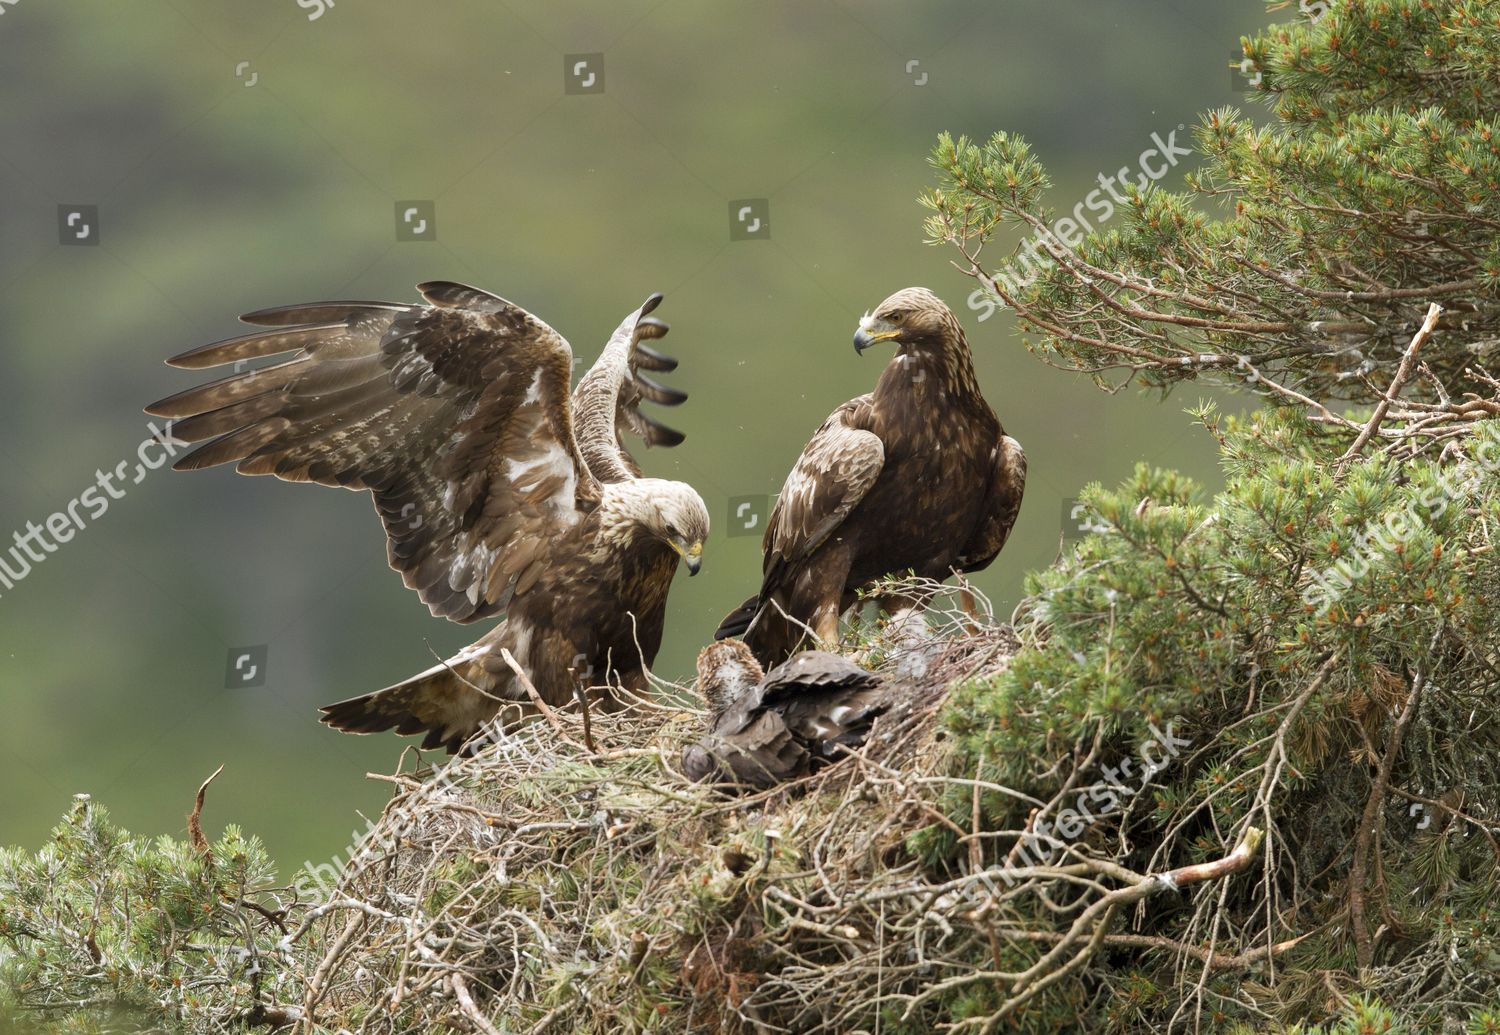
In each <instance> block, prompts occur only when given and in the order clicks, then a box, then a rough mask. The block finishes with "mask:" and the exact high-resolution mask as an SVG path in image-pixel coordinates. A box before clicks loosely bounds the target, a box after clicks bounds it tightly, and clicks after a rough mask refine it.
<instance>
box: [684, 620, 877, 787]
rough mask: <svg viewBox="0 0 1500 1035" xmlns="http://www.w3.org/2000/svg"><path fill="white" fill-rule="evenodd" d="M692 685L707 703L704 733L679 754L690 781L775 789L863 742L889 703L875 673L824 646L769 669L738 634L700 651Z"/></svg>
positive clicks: (813, 770) (814, 769)
mask: <svg viewBox="0 0 1500 1035" xmlns="http://www.w3.org/2000/svg"><path fill="white" fill-rule="evenodd" d="M698 688H699V690H701V691H702V692H703V695H704V696H705V697H706V698H707V699H708V702H709V705H710V707H711V708H712V709H713V713H714V714H713V718H712V719H711V727H710V732H709V734H708V736H706V737H704V738H703V739H702V740H700V741H698V743H696V744H693V745H691V746H690V747H688V748H687V749H686V750H684V751H683V753H682V769H683V772H685V773H686V774H687V775H688V776H689V777H690V778H691V779H694V780H714V781H721V782H725V783H737V784H743V785H746V786H750V787H760V788H765V787H774V786H776V785H777V784H779V783H785V782H786V781H788V780H794V779H796V778H797V777H799V776H806V775H807V774H809V773H811V772H815V771H816V770H818V769H819V768H821V767H822V766H824V765H827V764H828V763H829V762H833V761H836V760H837V759H838V757H839V755H840V754H842V753H843V751H844V750H852V749H854V748H857V747H859V745H861V744H863V743H864V741H865V738H866V737H867V736H869V733H870V725H871V723H873V722H874V721H875V718H876V716H878V715H880V714H882V713H883V712H884V711H885V710H886V709H887V707H889V705H890V699H889V697H888V695H887V694H886V693H885V692H884V690H883V689H882V688H881V685H880V679H879V677H877V676H876V675H874V674H873V673H870V672H866V671H865V670H864V669H862V668H860V667H859V666H858V665H856V664H854V663H853V662H850V661H846V660H844V659H843V658H841V657H838V656H837V655H835V654H827V653H824V652H823V651H816V650H809V651H803V652H802V653H800V654H798V655H797V656H796V657H794V658H792V659H791V660H790V661H787V662H785V663H783V664H781V665H778V666H777V667H776V668H774V669H772V670H771V672H770V673H769V674H765V673H763V672H762V670H761V667H760V663H759V662H757V661H756V660H755V656H754V655H753V654H751V653H750V650H749V648H748V647H746V646H745V645H744V644H743V643H742V642H740V641H739V640H725V641H722V642H720V643H714V644H711V645H709V646H708V647H705V648H704V649H703V652H702V653H701V654H699V655H698Z"/></svg>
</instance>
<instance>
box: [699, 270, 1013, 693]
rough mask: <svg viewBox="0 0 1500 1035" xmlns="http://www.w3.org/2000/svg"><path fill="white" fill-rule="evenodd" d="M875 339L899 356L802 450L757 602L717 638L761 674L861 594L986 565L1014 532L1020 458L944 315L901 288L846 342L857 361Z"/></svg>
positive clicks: (825, 636) (941, 307)
mask: <svg viewBox="0 0 1500 1035" xmlns="http://www.w3.org/2000/svg"><path fill="white" fill-rule="evenodd" d="M882 342H894V343H895V344H896V346H897V348H896V355H895V357H894V358H893V359H892V360H891V361H890V363H889V364H887V365H886V368H885V371H884V372H883V373H882V374H881V375H880V380H879V382H878V383H877V384H876V386H875V391H873V392H871V393H870V394H868V395H862V396H860V397H859V398H857V399H851V400H849V401H848V402H846V403H844V405H842V406H840V407H839V408H838V409H836V410H834V411H833V413H832V415H830V416H829V418H828V419H827V420H826V421H824V422H823V426H822V427H821V428H819V429H818V431H817V434H815V435H814V436H813V438H812V441H811V442H809V443H808V444H807V446H806V448H804V449H803V450H802V455H801V456H800V457H799V458H798V459H797V463H796V465H795V466H794V467H793V468H792V472H791V474H790V475H788V476H787V480H786V484H785V485H784V486H783V487H782V490H781V495H780V497H779V498H778V500H777V502H776V506H775V508H774V510H773V511H772V512H771V518H770V521H769V523H768V525H767V527H766V535H765V540H764V544H763V551H764V562H763V566H762V579H761V587H760V592H759V593H758V594H756V595H755V596H754V597H751V598H750V599H749V600H747V601H745V603H744V604H742V605H740V607H739V608H737V609H736V610H735V611H733V612H731V613H730V614H729V615H728V617H726V618H725V619H724V621H723V623H721V624H720V626H719V629H718V631H717V632H716V633H715V639H725V638H727V637H730V636H743V637H744V639H745V643H746V644H747V645H748V646H749V647H750V649H751V650H752V651H753V652H754V654H755V656H756V657H757V658H758V659H760V661H761V663H762V664H767V665H769V664H775V663H776V662H778V661H781V660H782V659H784V658H786V657H788V656H790V655H791V654H792V653H793V652H794V651H795V650H797V649H798V647H799V646H801V645H802V643H803V642H804V640H805V639H806V638H807V636H808V634H809V633H811V634H813V635H815V636H816V637H817V638H818V639H819V640H822V641H823V642H826V643H832V642H834V641H836V640H837V639H838V629H839V618H840V616H841V615H842V614H843V613H844V612H845V611H846V610H848V609H849V608H850V607H851V606H852V605H853V604H854V602H855V599H856V595H857V593H858V592H859V591H860V590H861V589H863V588H864V587H866V586H869V585H870V584H871V583H873V582H875V581H876V580H878V579H880V578H882V577H884V576H886V575H890V574H893V573H899V572H905V571H911V572H913V573H914V574H916V575H918V576H920V577H923V578H929V579H944V578H946V577H948V576H949V575H952V574H955V573H960V574H961V573H965V572H974V571H979V570H981V569H983V568H985V567H988V566H989V564H990V562H991V561H993V560H994V559H995V557H996V556H997V555H998V554H999V553H1000V548H1001V547H1003V546H1004V545H1005V540H1006V538H1007V537H1008V536H1009V535H1010V530H1011V526H1012V525H1014V524H1015V521H1016V514H1017V513H1018V512H1019V510H1020V507H1021V496H1022V493H1023V492H1024V490H1025V487H1026V456H1025V454H1024V453H1023V452H1022V451H1021V446H1020V444H1019V443H1018V442H1016V440H1015V439H1013V438H1011V437H1010V436H1009V435H1007V434H1006V433H1005V429H1004V428H1003V427H1001V425H1000V421H999V419H998V418H997V417H996V416H995V411H994V410H992V409H990V406H989V404H988V403H987V402H985V399H984V395H983V394H982V393H981V391H980V389H979V382H978V379H977V378H976V377H975V375H974V361H973V357H972V356H971V355H970V352H969V343H968V339H966V338H965V337H964V332H963V327H962V326H961V325H960V324H959V322H958V318H957V317H956V316H954V315H953V311H952V310H951V309H949V308H948V307H947V306H946V305H945V304H943V301H942V300H941V299H939V298H938V297H937V296H936V295H934V294H933V293H932V292H931V291H928V290H927V289H926V288H920V287H913V288H906V289H905V290H902V291H898V292H896V293H895V294H894V295H891V296H890V297H889V298H887V299H886V300H885V301H884V302H882V303H880V305H879V306H878V307H877V308H876V309H875V311H874V312H873V313H867V314H866V315H865V317H864V319H862V320H861V321H860V324H859V328H858V330H857V331H856V333H855V335H854V348H855V351H856V352H858V353H863V352H864V351H865V350H866V349H869V348H871V347H872V346H874V345H877V344H880V343H882ZM966 599H967V598H966ZM970 606H972V604H971V605H970Z"/></svg>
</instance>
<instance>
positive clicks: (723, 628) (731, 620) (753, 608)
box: [714, 596, 760, 640]
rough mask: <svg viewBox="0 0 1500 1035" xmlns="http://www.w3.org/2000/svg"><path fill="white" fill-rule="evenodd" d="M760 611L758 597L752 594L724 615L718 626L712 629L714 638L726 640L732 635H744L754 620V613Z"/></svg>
mask: <svg viewBox="0 0 1500 1035" xmlns="http://www.w3.org/2000/svg"><path fill="white" fill-rule="evenodd" d="M759 611H760V597H759V596H753V597H751V598H750V599H749V600H746V601H745V602H744V603H743V604H741V605H740V606H739V607H737V608H735V609H734V610H733V611H731V612H729V613H728V614H727V615H725V616H724V620H723V621H722V622H720V623H719V627H718V628H717V629H715V630H714V639H715V640H727V639H729V638H730V637H733V636H744V635H745V633H746V632H747V631H749V629H750V624H751V623H752V622H754V621H755V616H756V614H757V613H758V612H759Z"/></svg>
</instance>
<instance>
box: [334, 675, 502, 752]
mask: <svg viewBox="0 0 1500 1035" xmlns="http://www.w3.org/2000/svg"><path fill="white" fill-rule="evenodd" d="M455 667H457V668H459V672H457V673H455V671H454V670H453V669H452V668H450V667H449V666H448V665H435V666H433V667H432V668H430V669H428V670H427V671H425V672H420V673H418V674H417V675H415V676H412V677H411V678H410V679H407V680H403V681H402V682H400V683H397V684H396V685H395V686H388V687H386V688H385V689H384V690H377V691H375V692H374V693H370V694H363V695H361V696H359V697H351V698H350V699H348V700H347V701H339V702H338V703H337V704H327V705H324V706H323V707H322V709H321V711H322V712H323V715H322V721H323V722H325V723H327V724H328V725H329V726H332V727H333V728H334V729H337V730H344V731H345V732H347V733H381V732H383V731H385V730H395V731H396V732H397V733H401V734H407V735H409V734H413V733H426V734H427V736H426V737H425V738H424V739H423V741H422V747H423V748H424V749H431V748H439V747H440V748H443V749H444V750H446V751H447V752H448V753H449V754H457V753H458V751H459V750H460V749H461V748H462V747H463V745H464V742H465V741H467V740H469V739H470V738H471V737H473V736H474V734H475V733H477V732H479V728H480V727H481V726H483V725H484V724H485V723H486V722H488V721H489V720H490V719H492V718H494V716H495V713H496V712H497V711H498V710H499V706H498V704H497V702H496V701H495V700H494V699H493V698H489V697H486V696H485V695H484V694H481V693H480V692H479V691H477V690H475V689H474V688H473V687H471V686H468V685H466V684H465V682H464V680H463V679H462V678H460V677H461V676H462V675H463V672H462V663H460V664H459V665H458V666H455Z"/></svg>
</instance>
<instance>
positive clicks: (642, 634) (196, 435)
mask: <svg viewBox="0 0 1500 1035" xmlns="http://www.w3.org/2000/svg"><path fill="white" fill-rule="evenodd" d="M418 290H419V291H420V292H421V293H422V295H423V297H424V298H425V299H426V301H427V303H428V304H426V305H421V304H415V305H403V304H399V303H390V302H319V303H314V304H311V305H300V306H287V307H283V308H278V309H267V310H261V311H259V312H255V313H251V314H249V315H247V316H245V317H242V319H243V320H244V321H245V322H246V323H250V324H257V325H260V326H262V327H265V328H270V329H268V330H262V331H260V332H257V333H254V334H249V335H243V336H241V337H237V338H232V339H230V340H228V341H224V342H218V343H216V344H213V345H206V346H203V347H202V348H198V349H194V350H192V351H190V352H185V353H183V354H181V355H179V356H176V357H174V358H173V359H171V360H168V362H169V363H171V364H172V365H174V366H179V367H186V368H189V369H200V368H204V367H213V366H219V365H223V364H227V363H235V364H238V363H240V362H241V361H247V360H256V359H261V358H264V357H271V356H277V355H281V354H284V353H288V352H291V353H293V355H292V356H291V357H290V358H289V359H287V360H286V361H284V362H281V363H277V364H275V365H270V366H264V367H261V368H259V369H256V370H253V371H250V372H247V373H237V374H235V375H232V376H230V377H228V378H225V379H223V380H220V381H216V382H214V383H212V384H209V385H205V386H202V387H199V388H193V389H189V390H188V391H185V392H181V393H178V394H177V395H174V396H171V397H169V398H167V399H163V400H162V401H160V402H158V403H154V404H153V405H151V406H150V407H148V408H147V410H148V412H150V413H153V414H156V415H159V416H163V417H171V418H174V419H175V422H174V424H173V425H172V431H173V434H174V435H176V436H177V437H178V438H179V439H182V440H185V441H188V442H200V441H201V442H204V443H205V444H204V445H202V446H200V447H199V448H198V449H196V450H195V451H194V452H192V453H190V454H188V455H187V456H185V457H183V458H182V459H181V460H179V461H178V462H177V464H176V465H175V466H176V467H177V468H178V469H182V470H194V469H198V468H203V467H212V466H215V465H218V464H224V463H234V464H236V465H237V469H238V470H239V471H240V472H241V473H243V474H272V475H275V476H276V477H278V478H283V479H286V480H288V481H311V482H318V483H320V484H323V485H333V486H342V487H344V488H348V489H356V490H368V491H369V492H370V493H371V495H372V496H373V497H374V501H375V508H376V510H377V512H378V513H379V515H380V518H381V521H382V522H383V523H384V525H385V531H386V537H387V541H388V542H387V553H388V556H389V559H390V564H391V567H393V568H394V569H396V570H397V571H399V572H400V573H401V576H402V578H403V580H404V581H405V583H406V585H407V586H409V587H411V588H412V589H414V590H416V591H417V593H418V594H419V595H420V596H421V598H422V601H423V602H424V603H426V604H427V606H428V607H429V608H430V609H431V611H432V613H433V614H434V615H439V616H442V617H445V618H449V619H452V620H453V621H456V622H473V621H478V620H480V619H484V618H491V617H495V616H499V615H504V616H505V621H503V622H502V623H501V624H499V625H498V626H496V627H495V628H494V629H492V630H491V631H490V632H488V633H487V634H486V635H485V636H483V637H482V638H481V639H480V640H479V641H477V642H476V643H474V644H473V645H471V646H470V647H467V648H465V649H464V650H463V651H461V652H459V654H458V655H456V656H455V657H453V658H451V659H449V660H448V661H446V662H444V663H442V664H440V665H438V666H435V667H433V668H432V669H429V670H428V671H426V672H422V673H420V674H418V675H416V676H413V677H412V678H411V679H408V680H406V681H404V682H402V683H399V684H397V685H395V686H392V687H389V688H387V689H385V690H382V691H378V692H376V693H373V694H367V695H365V696H363V697H357V698H354V699H352V700H349V701H344V702H341V703H339V704H335V705H330V706H328V707H326V708H325V709H324V712H325V715H324V718H323V721H325V722H327V723H329V724H330V725H333V726H336V727H338V728H340V729H346V730H350V731H354V732H361V733H368V732H374V731H377V730H386V729H395V730H397V731H398V732H400V733H420V732H426V734H427V737H426V740H425V741H424V746H425V747H435V746H439V745H441V746H443V747H446V748H447V749H448V750H449V751H456V750H458V748H459V747H460V746H461V745H462V744H463V742H464V741H466V740H467V739H469V738H470V737H471V736H473V734H474V733H475V732H477V731H478V729H479V728H480V727H481V726H482V725H483V724H484V723H485V722H486V721H488V720H489V719H491V718H494V717H495V716H497V715H498V714H500V713H501V712H502V710H508V711H510V712H515V713H517V714H519V713H520V712H522V711H524V710H525V709H526V706H527V702H528V699H529V698H528V694H527V693H526V692H525V689H524V686H522V685H520V683H519V681H518V679H517V677H516V675H515V672H514V671H513V670H512V669H511V667H510V664H509V663H508V662H507V661H506V660H505V657H504V655H503V653H502V648H504V650H507V651H509V653H510V654H511V656H512V657H513V658H514V659H515V661H516V662H517V663H518V665H519V666H520V667H521V669H522V670H523V671H524V672H525V673H526V674H527V675H528V677H529V678H530V680H531V682H532V683H533V684H534V686H535V689H536V690H537V691H538V693H539V695H540V696H541V697H542V698H543V699H544V700H545V701H547V702H549V703H554V704H555V703H560V702H562V701H565V700H569V699H571V698H572V696H573V693H574V690H575V687H576V686H577V685H579V684H582V685H586V686H587V685H602V684H604V683H606V682H609V681H617V682H619V683H620V684H622V685H624V686H626V687H630V688H634V689H640V688H642V687H643V686H644V684H645V678H644V672H645V670H646V669H647V668H648V667H649V666H650V664H651V662H652V661H653V660H654V658H655V655H656V651H657V649H658V647H659V646H660V643H661V634H662V621H663V617H664V614H665V609H666V598H667V589H668V587H669V585H670V583H671V580H672V576H673V574H674V572H675V570H676V566H677V562H678V560H679V559H680V558H685V559H686V560H687V563H688V566H689V568H690V570H693V571H696V570H697V567H698V564H699V562H700V559H701V555H702V546H703V540H704V539H705V538H706V537H707V535H708V511H707V508H706V507H705V506H704V504H703V501H702V499H701V498H700V497H699V496H698V494H697V493H696V492H694V491H693V489H692V488H691V487H690V486H687V485H685V484H682V483H680V482H671V481H663V480H660V479H653V478H645V477H643V476H642V474H641V470H640V467H639V466H638V465H637V464H636V462H635V459H634V458H633V457H632V456H631V455H630V453H629V451H628V450H627V449H626V448H625V446H624V443H623V441H622V438H621V434H622V431H629V432H631V433H633V434H637V435H639V436H640V437H642V438H643V439H645V441H646V442H647V444H648V445H676V444H677V443H678V442H681V441H682V436H681V435H680V434H679V433H677V432H675V431H672V430H671V429H670V428H667V427H665V426H663V425H661V424H659V423H657V422H656V421H655V420H653V419H651V418H650V417H648V416H646V415H645V414H644V413H642V412H641V409H640V403H641V401H642V400H648V401H652V402H657V403H662V404H665V405H675V404H676V403H680V402H681V401H682V400H683V399H685V398H686V396H685V395H683V394H682V393H680V392H677V391H674V390H672V389H669V388H666V387H665V386H662V385H659V384H657V383H655V382H654V381H651V380H650V379H649V378H647V377H646V376H645V375H644V374H642V373H641V370H643V369H645V370H653V371H661V370H670V369H672V368H673V367H674V366H675V365H676V364H675V362H674V361H673V360H671V359H669V358H668V357H666V356H663V355H661V354H660V353H657V352H655V351H653V350H652V349H651V348H650V347H649V346H647V345H644V344H643V341H644V340H648V339H653V338H659V337H661V336H662V335H664V334H665V333H666V330H667V327H666V324H664V323H661V322H660V321H659V320H656V319H655V318H654V317H652V316H650V315H649V314H650V313H651V312H652V310H654V309H655V308H656V306H657V305H658V304H659V303H660V301H661V296H660V295H653V296H651V297H650V298H648V299H647V300H646V302H645V303H644V304H643V305H642V306H641V307H640V308H639V309H637V310H635V311H634V312H632V313H630V314H629V315H628V316H627V317H626V318H625V319H624V321H623V322H621V324H620V325H619V327H618V328H617V329H616V330H615V332H614V334H613V335H612V336H611V337H610V339H609V342H608V344H607V345H606V346H605V348H604V351H603V353H602V354H601V356H600V358H599V360H598V362H596V363H595V364H594V366H593V368H592V369H591V370H590V371H589V372H588V374H587V375H585V377H584V378H583V379H582V380H581V381H580V383H579V385H578V388H577V390H576V391H575V392H573V393H572V394H571V396H570V394H569V383H570V381H571V375H572V367H573V353H572V350H571V348H569V346H568V343H567V342H566V341H565V340H564V339H563V338H562V336H561V335H559V334H558V333H557V332H556V331H554V330H553V329H552V328H551V327H549V326H547V324H545V323H544V322H542V321H541V320H539V319H538V318H536V317H535V316H533V315H531V314H530V313H528V312H526V310H524V309H522V308H521V307H520V306H517V305H515V304H513V303H511V302H508V301H506V300H505V299H503V298H499V297H497V296H495V295H492V294H490V293H488V292H486V291H481V290H479V289H477V288H471V287H467V286H465V285H462V284H453V283H449V282H446V281H438V282H431V283H426V284H422V285H419V287H418Z"/></svg>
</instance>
